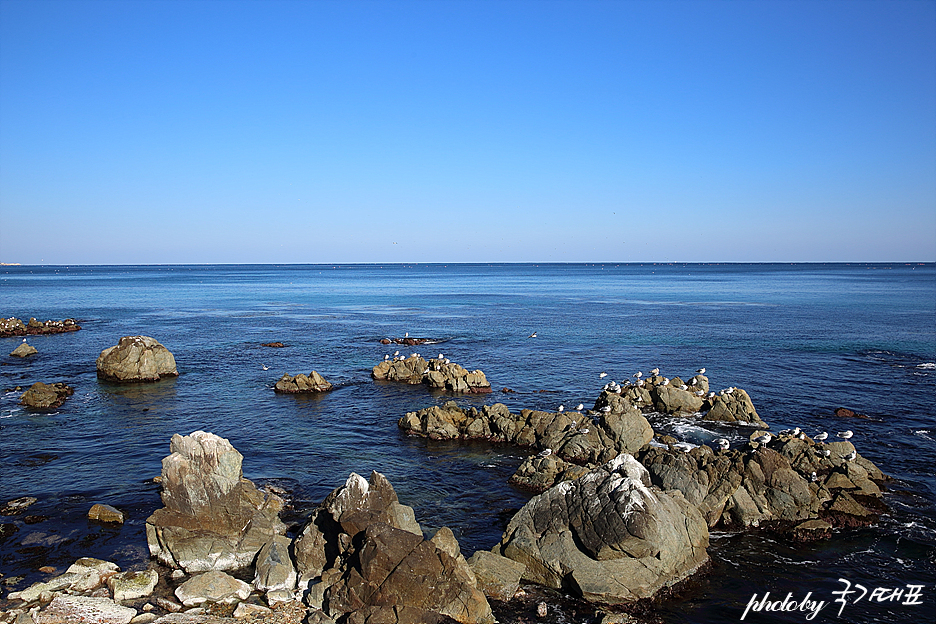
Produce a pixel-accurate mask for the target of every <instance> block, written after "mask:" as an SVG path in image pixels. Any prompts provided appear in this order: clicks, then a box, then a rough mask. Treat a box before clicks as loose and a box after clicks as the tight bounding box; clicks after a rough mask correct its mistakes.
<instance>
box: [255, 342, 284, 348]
mask: <svg viewBox="0 0 936 624" xmlns="http://www.w3.org/2000/svg"><path fill="white" fill-rule="evenodd" d="M260 346H261V347H273V348H274V349H282V348H283V347H285V346H286V345H285V344H283V343H282V342H264V343H263V344H261V345H260Z"/></svg>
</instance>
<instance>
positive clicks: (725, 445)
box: [715, 438, 731, 451]
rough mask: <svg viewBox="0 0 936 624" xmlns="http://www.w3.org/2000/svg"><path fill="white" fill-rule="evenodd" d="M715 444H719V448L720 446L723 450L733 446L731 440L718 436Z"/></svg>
mask: <svg viewBox="0 0 936 624" xmlns="http://www.w3.org/2000/svg"><path fill="white" fill-rule="evenodd" d="M715 444H717V445H718V448H720V449H721V450H723V451H727V450H728V449H729V448H731V442H729V441H728V440H726V439H725V438H717V439H716V440H715Z"/></svg>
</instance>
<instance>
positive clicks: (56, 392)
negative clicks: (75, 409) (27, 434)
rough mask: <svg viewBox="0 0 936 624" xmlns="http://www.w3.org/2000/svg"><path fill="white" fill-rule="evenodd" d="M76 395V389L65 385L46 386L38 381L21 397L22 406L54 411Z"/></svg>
mask: <svg viewBox="0 0 936 624" xmlns="http://www.w3.org/2000/svg"><path fill="white" fill-rule="evenodd" d="M74 393H75V389H74V388H72V387H71V386H68V385H66V384H64V383H53V384H45V383H42V382H41V381H37V382H36V383H34V384H33V385H31V386H30V387H29V390H27V391H26V392H24V393H23V395H22V396H21V397H20V405H25V406H26V407H31V408H33V409H53V408H56V407H59V406H60V405H62V403H64V402H65V399H67V398H68V397H70V396H71V395H73V394H74Z"/></svg>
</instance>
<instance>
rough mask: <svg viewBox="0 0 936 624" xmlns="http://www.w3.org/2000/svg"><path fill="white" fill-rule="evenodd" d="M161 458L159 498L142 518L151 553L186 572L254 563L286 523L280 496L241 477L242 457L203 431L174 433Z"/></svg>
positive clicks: (166, 563)
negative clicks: (160, 503) (282, 518)
mask: <svg viewBox="0 0 936 624" xmlns="http://www.w3.org/2000/svg"><path fill="white" fill-rule="evenodd" d="M170 451H171V454H170V455H169V456H167V457H165V458H164V459H163V462H162V500H163V504H164V505H165V507H164V508H162V509H157V510H156V511H155V512H154V513H153V515H151V516H150V517H149V518H148V519H147V521H146V538H147V542H148V544H149V549H150V554H151V555H152V556H154V557H156V558H158V559H159V561H160V562H161V563H163V564H164V565H167V566H171V567H174V568H183V569H184V570H185V571H186V572H190V573H191V572H202V571H205V570H231V569H237V568H243V567H246V566H249V565H250V564H252V563H253V561H254V559H255V558H256V556H257V553H258V552H259V550H260V549H261V548H262V547H263V546H264V545H265V544H266V543H267V542H269V541H270V539H271V538H272V537H273V536H274V535H278V534H283V533H285V531H286V527H285V525H284V524H283V523H282V522H281V521H280V520H279V517H278V513H279V511H280V510H281V509H282V507H283V501H282V499H280V498H279V497H277V496H276V495H274V494H271V493H266V494H264V493H263V492H260V491H259V490H258V489H257V488H256V487H255V486H254V484H253V483H252V482H251V481H249V480H247V479H245V478H243V474H242V472H241V463H242V461H243V456H242V455H241V454H240V453H238V452H237V450H235V449H234V447H233V446H231V443H230V442H228V441H227V440H225V439H224V438H221V437H219V436H216V435H214V434H213V433H206V432H204V431H196V432H194V433H192V434H191V435H187V436H181V435H179V434H176V435H174V436H172V442H171V443H170Z"/></svg>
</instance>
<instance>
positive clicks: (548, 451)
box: [536, 448, 552, 457]
mask: <svg viewBox="0 0 936 624" xmlns="http://www.w3.org/2000/svg"><path fill="white" fill-rule="evenodd" d="M550 455H552V449H551V448H548V449H543V450H542V451H540V452H539V453H537V454H536V456H537V457H549V456H550Z"/></svg>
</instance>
